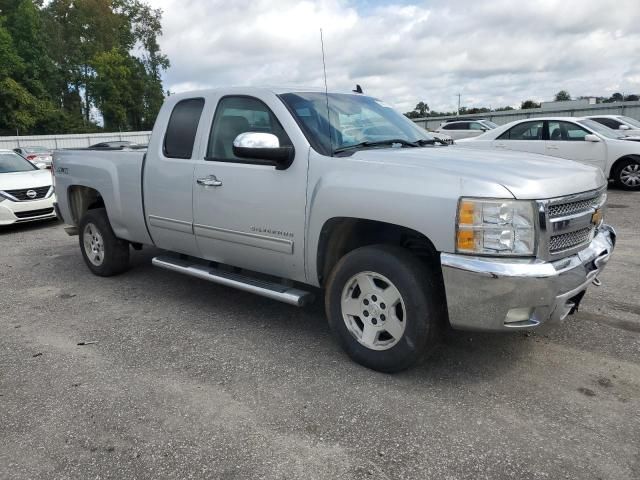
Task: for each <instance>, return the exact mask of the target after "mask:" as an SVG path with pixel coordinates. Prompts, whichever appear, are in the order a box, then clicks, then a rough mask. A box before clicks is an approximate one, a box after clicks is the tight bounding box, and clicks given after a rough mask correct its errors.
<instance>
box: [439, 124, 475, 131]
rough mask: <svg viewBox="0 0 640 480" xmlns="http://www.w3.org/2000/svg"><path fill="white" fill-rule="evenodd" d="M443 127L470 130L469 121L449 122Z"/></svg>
mask: <svg viewBox="0 0 640 480" xmlns="http://www.w3.org/2000/svg"><path fill="white" fill-rule="evenodd" d="M443 128H444V129H445V130H469V122H455V123H447V124H446V125H445V126H444V127H443Z"/></svg>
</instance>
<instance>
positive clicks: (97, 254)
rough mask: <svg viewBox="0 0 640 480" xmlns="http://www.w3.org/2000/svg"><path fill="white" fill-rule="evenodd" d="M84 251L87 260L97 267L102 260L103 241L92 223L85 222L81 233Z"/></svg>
mask: <svg viewBox="0 0 640 480" xmlns="http://www.w3.org/2000/svg"><path fill="white" fill-rule="evenodd" d="M82 240H83V242H84V253H85V254H86V255H87V258H88V259H89V261H90V262H91V263H92V264H93V265H95V266H96V267H99V266H100V265H102V262H103V261H104V241H103V239H102V235H101V234H100V232H99V231H98V229H97V228H96V226H95V225H94V224H93V223H87V225H86V226H85V227H84V232H83V233H82Z"/></svg>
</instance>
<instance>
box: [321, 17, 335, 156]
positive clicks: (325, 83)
mask: <svg viewBox="0 0 640 480" xmlns="http://www.w3.org/2000/svg"><path fill="white" fill-rule="evenodd" d="M320 47H321V48H322V70H323V71H324V96H325V98H326V99H327V125H328V128H329V154H330V155H331V156H332V157H333V142H332V141H331V114H330V113H329V89H328V88H327V65H326V63H325V61H324V38H323V37H322V28H321V29H320Z"/></svg>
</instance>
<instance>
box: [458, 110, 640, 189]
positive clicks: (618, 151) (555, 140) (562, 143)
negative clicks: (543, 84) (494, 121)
mask: <svg viewBox="0 0 640 480" xmlns="http://www.w3.org/2000/svg"><path fill="white" fill-rule="evenodd" d="M456 144H457V145H458V146H460V147H470V148H490V149H496V150H517V151H521V152H532V153H540V154H543V155H549V156H552V157H560V158H567V159H569V160H576V161H578V162H581V163H585V164H587V165H593V166H594V167H598V168H600V169H601V170H602V171H603V172H604V173H605V175H606V176H607V178H610V179H611V180H613V181H614V182H615V183H616V185H618V186H619V187H621V188H624V189H626V190H640V142H629V141H627V140H624V139H623V138H622V137H621V136H620V134H619V133H618V132H616V131H614V130H611V129H610V128H607V127H605V126H604V125H601V124H599V123H598V122H595V121H594V120H591V119H588V118H574V117H540V118H529V119H526V120H517V121H515V122H511V123H508V124H506V125H502V126H500V127H498V128H496V129H494V130H489V131H488V132H486V133H484V134H482V135H480V136H478V137H474V138H468V139H466V138H465V139H462V140H457V141H456Z"/></svg>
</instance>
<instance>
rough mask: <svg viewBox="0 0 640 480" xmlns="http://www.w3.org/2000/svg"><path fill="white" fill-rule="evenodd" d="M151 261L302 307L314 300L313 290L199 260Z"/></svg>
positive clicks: (167, 258) (166, 257)
mask: <svg viewBox="0 0 640 480" xmlns="http://www.w3.org/2000/svg"><path fill="white" fill-rule="evenodd" d="M151 263H152V264H153V265H155V266H156V267H160V268H164V269H166V270H171V271H174V272H178V273H184V274H185V275H191V276H192V277H197V278H201V279H203V280H208V281H210V282H213V283H219V284H220V285H225V286H227V287H233V288H237V289H238V290H244V291H245V292H250V293H255V294H256V295H262V296H263V297H267V298H271V299H273V300H279V301H281V302H284V303H288V304H289V305H295V306H296V307H302V306H304V305H307V304H308V303H310V302H312V301H313V294H312V293H311V292H307V291H304V290H300V289H297V288H293V287H289V286H287V285H282V284H279V283H275V282H268V281H264V280H260V279H257V278H253V277H249V276H247V275H242V274H240V273H234V272H226V271H223V270H220V269H219V268H216V267H211V266H208V265H206V264H203V263H198V261H195V260H190V259H182V258H178V257H173V256H170V255H161V256H159V257H154V258H153V259H152V260H151Z"/></svg>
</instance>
